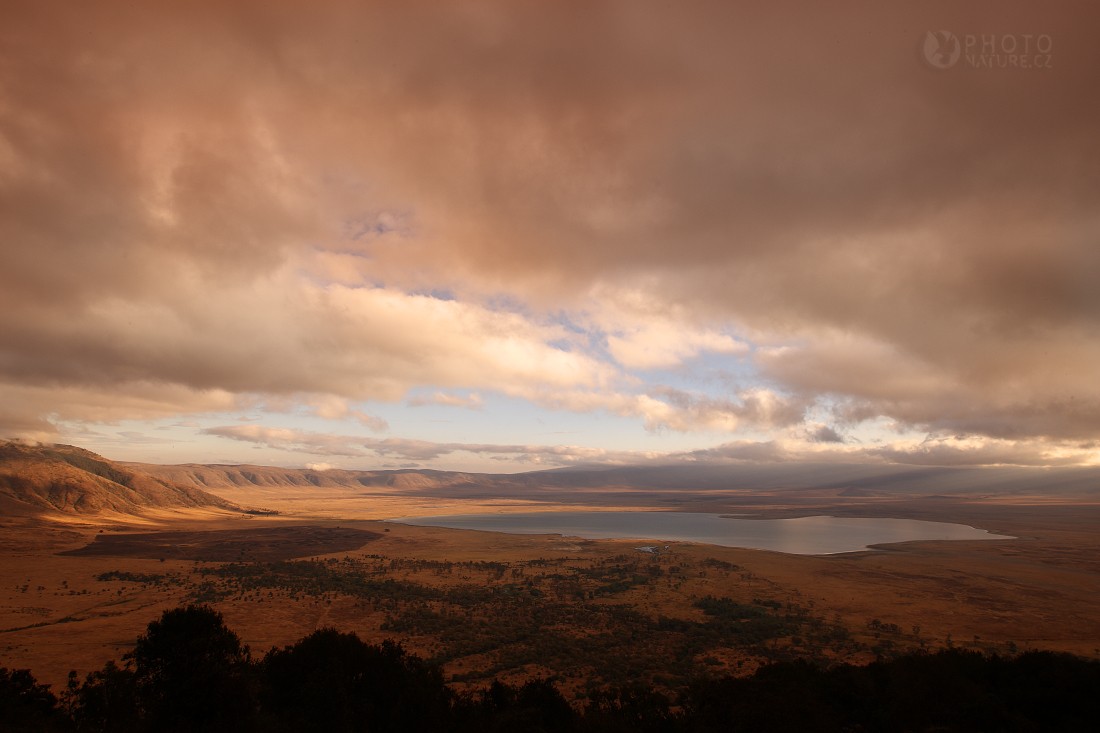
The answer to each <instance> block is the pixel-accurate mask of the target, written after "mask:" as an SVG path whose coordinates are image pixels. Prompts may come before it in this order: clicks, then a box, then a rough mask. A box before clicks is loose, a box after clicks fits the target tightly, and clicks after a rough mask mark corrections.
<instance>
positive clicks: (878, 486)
mask: <svg viewBox="0 0 1100 733" xmlns="http://www.w3.org/2000/svg"><path fill="white" fill-rule="evenodd" d="M311 487H317V488H323V489H342V490H347V491H350V492H355V493H359V492H370V491H377V490H379V489H382V490H387V491H392V492H394V493H402V494H407V495H409V496H419V497H431V496H439V497H443V496H445V497H448V498H452V499H462V498H470V499H475V498H476V499H486V498H524V499H532V500H546V501H555V502H562V503H577V504H586V503H594V502H599V501H600V500H601V498H606V497H608V496H609V495H610V494H611V493H612V492H613V493H614V494H615V496H616V498H617V500H618V501H620V502H622V501H625V500H631V501H636V502H638V503H639V504H642V503H645V504H646V505H651V506H660V505H662V504H663V503H665V502H666V501H668V500H669V499H670V497H673V496H675V497H676V498H677V500H692V501H705V500H707V499H708V498H711V497H713V498H719V497H721V496H724V497H726V498H730V497H731V495H737V497H738V498H739V499H740V500H748V499H749V498H750V497H752V496H754V495H768V494H770V495H775V494H777V493H782V494H784V495H786V496H789V497H792V498H793V497H794V496H795V495H796V494H800V493H803V494H814V495H817V496H835V497H861V496H866V497H872V496H880V497H888V496H910V497H922V496H924V497H928V496H955V497H974V496H1033V497H1044V496H1049V497H1052V498H1053V497H1073V498H1078V499H1090V500H1096V499H1098V498H1100V468H1098V467H1086V468H1080V467H1075V468H1019V467H993V468H988V467H986V468H974V467H936V466H904V465H897V464H838V463H817V464H813V463H761V464H750V463H743V464H723V465H718V464H692V465H675V466H623V467H606V466H588V467H575V468H562V469H554V470H549V471H533V472H528V473H518V474H479V473H462V472H452V471H435V470H423V469H403V470H388V471H354V470H343V469H329V470H324V471H321V470H314V469H306V468H276V467H271V466H251V465H202V464H184V465H170V466H161V465H154V464H144V463H123V462H118V461H111V460H108V459H106V458H104V457H102V456H100V455H97V454H95V453H92V452H90V451H87V450H83V449H81V448H77V447H74V446H68V445H37V446H31V445H25V444H21V443H15V442H0V511H2V512H3V513H4V514H5V515H7V516H32V515H41V514H49V513H55V514H56V513H60V514H65V515H95V514H101V513H107V512H114V513H118V514H125V515H139V516H140V515H142V514H144V513H148V512H149V511H150V510H160V509H168V510H171V509H185V508H208V509H219V510H226V511H233V512H245V511H248V510H245V509H242V508H241V507H238V506H237V505H235V504H233V503H231V502H229V501H226V500H224V499H222V498H219V497H218V496H216V495H215V494H216V493H218V492H219V491H220V490H226V491H228V490H231V489H241V488H262V489H265V490H267V491H276V492H277V491H278V490H279V489H280V488H286V489H294V490H296V491H300V490H303V489H304V490H307V491H308V490H309V489H310V488H311ZM677 503H679V501H677Z"/></svg>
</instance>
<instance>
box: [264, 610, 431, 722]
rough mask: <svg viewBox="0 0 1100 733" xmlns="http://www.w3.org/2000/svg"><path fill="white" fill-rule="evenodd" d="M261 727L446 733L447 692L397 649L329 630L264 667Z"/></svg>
mask: <svg viewBox="0 0 1100 733" xmlns="http://www.w3.org/2000/svg"><path fill="white" fill-rule="evenodd" d="M262 667H263V676H262V679H263V684H264V697H263V706H264V710H265V714H266V716H267V719H266V720H265V727H269V729H275V730H287V731H334V732H337V731H371V732H372V733H373V732H375V731H402V733H405V732H407V731H410V730H425V731H427V730H445V729H446V728H447V727H448V722H449V716H450V697H451V695H450V692H449V690H448V689H447V687H446V686H445V685H444V684H443V678H442V675H441V674H440V672H439V670H438V669H436V668H435V667H433V666H431V665H429V664H427V663H425V662H424V661H423V660H421V659H419V658H418V657H415V656H412V655H409V654H406V653H405V650H404V649H402V648H401V646H400V645H398V644H394V643H392V642H388V641H387V642H384V643H383V644H382V645H381V646H374V645H370V644H367V643H365V642H363V641H362V640H361V639H359V637H358V636H356V635H355V634H350V633H341V632H338V631H336V630H335V629H321V630H318V631H315V632H313V633H312V634H310V635H309V636H307V637H306V638H304V639H302V640H301V641H300V642H298V643H297V644H294V645H293V646H289V647H285V648H284V649H281V650H272V651H271V652H270V653H269V654H268V655H267V657H266V658H265V659H264V661H263V665H262Z"/></svg>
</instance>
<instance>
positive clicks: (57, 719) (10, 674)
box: [0, 667, 70, 733]
mask: <svg viewBox="0 0 1100 733" xmlns="http://www.w3.org/2000/svg"><path fill="white" fill-rule="evenodd" d="M69 729H70V726H69V721H68V719H67V718H66V717H65V716H64V715H63V714H62V713H61V711H60V710H59V709H58V707H57V698H56V697H55V696H54V694H53V693H52V692H50V688H49V686H48V685H41V684H39V683H38V681H37V680H36V679H35V678H34V675H32V674H31V673H30V671H29V670H26V669H13V670H9V669H7V668H6V667H0V730H11V731H29V732H31V733H38V732H41V733H47V732H52V731H64V730H69Z"/></svg>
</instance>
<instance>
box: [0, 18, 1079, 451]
mask: <svg viewBox="0 0 1100 733" xmlns="http://www.w3.org/2000/svg"><path fill="white" fill-rule="evenodd" d="M1098 31H1100V9H1098V6H1097V5H1096V4H1095V3H1094V2H1047V3H1038V2H1010V1H1009V0H995V1H994V2H973V1H968V0H950V1H947V2H937V1H934V0H933V1H930V2H925V1H921V2H906V1H897V2H884V1H883V0H875V1H873V2H829V3H807V2H798V3H790V2H768V3H758V2H685V3H673V2H667V1H659V2H658V1H655V0H622V1H621V2H568V1H566V2H521V1H507V2H505V1H501V2H465V1H462V2H447V3H439V2H402V3H388V2H343V1H339V0H332V1H328V2H318V3H309V4H306V3H301V2H289V1H283V0H263V1H262V2H261V1H251V0H248V1H240V2H206V1H203V0H197V1H196V0H188V1H186V2H184V1H180V2H171V1H169V2H157V3H132V2H115V1H114V0H102V1H97V2H94V3H77V2H56V1H53V0H34V1H33V2H21V1H19V0H12V1H9V2H7V3H5V10H4V21H3V23H2V24H0V437H2V436H6V437H9V438H17V439H24V440H36V441H45V442H64V443H74V444H77V445H80V446H82V447H85V448H88V449H91V450H95V451H97V452H100V453H102V454H104V455H106V456H108V457H111V458H115V459H119V460H136V461H149V462H159V463H184V462H204V463H215V462H216V463H256V464H268V465H280V466H313V467H315V468H325V467H330V466H331V467H344V468H360V469H371V468H398V467H420V468H438V469H453V470H468V471H489V472H512V471H524V470H535V469H541V468H553V467H557V466H568V465H578V464H615V465H620V464H646V463H680V462H716V463H722V462H728V463H731V464H736V463H738V462H745V461H838V462H877V463H901V464H920V465H1022V466H1054V465H1077V464H1092V465H1095V464H1097V463H1100V379H1098V376H1100V287H1098V286H1097V283H1098V282H1100V205H1098V204H1100V94H1098V92H1097V90H1100V43H1098V42H1097V40H1098Z"/></svg>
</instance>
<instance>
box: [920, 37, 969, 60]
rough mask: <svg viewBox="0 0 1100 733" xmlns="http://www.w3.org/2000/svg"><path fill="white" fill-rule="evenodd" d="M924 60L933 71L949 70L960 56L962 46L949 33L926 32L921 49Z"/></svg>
mask: <svg viewBox="0 0 1100 733" xmlns="http://www.w3.org/2000/svg"><path fill="white" fill-rule="evenodd" d="M921 50H922V51H923V53H924V60H925V61H926V62H927V63H928V65H929V66H931V67H932V68H934V69H950V68H951V67H952V66H954V65H955V64H956V63H958V61H959V56H960V55H962V44H961V43H959V38H958V36H956V35H955V34H954V33H952V32H951V31H928V32H927V33H925V35H924V46H923V47H922V49H921Z"/></svg>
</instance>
